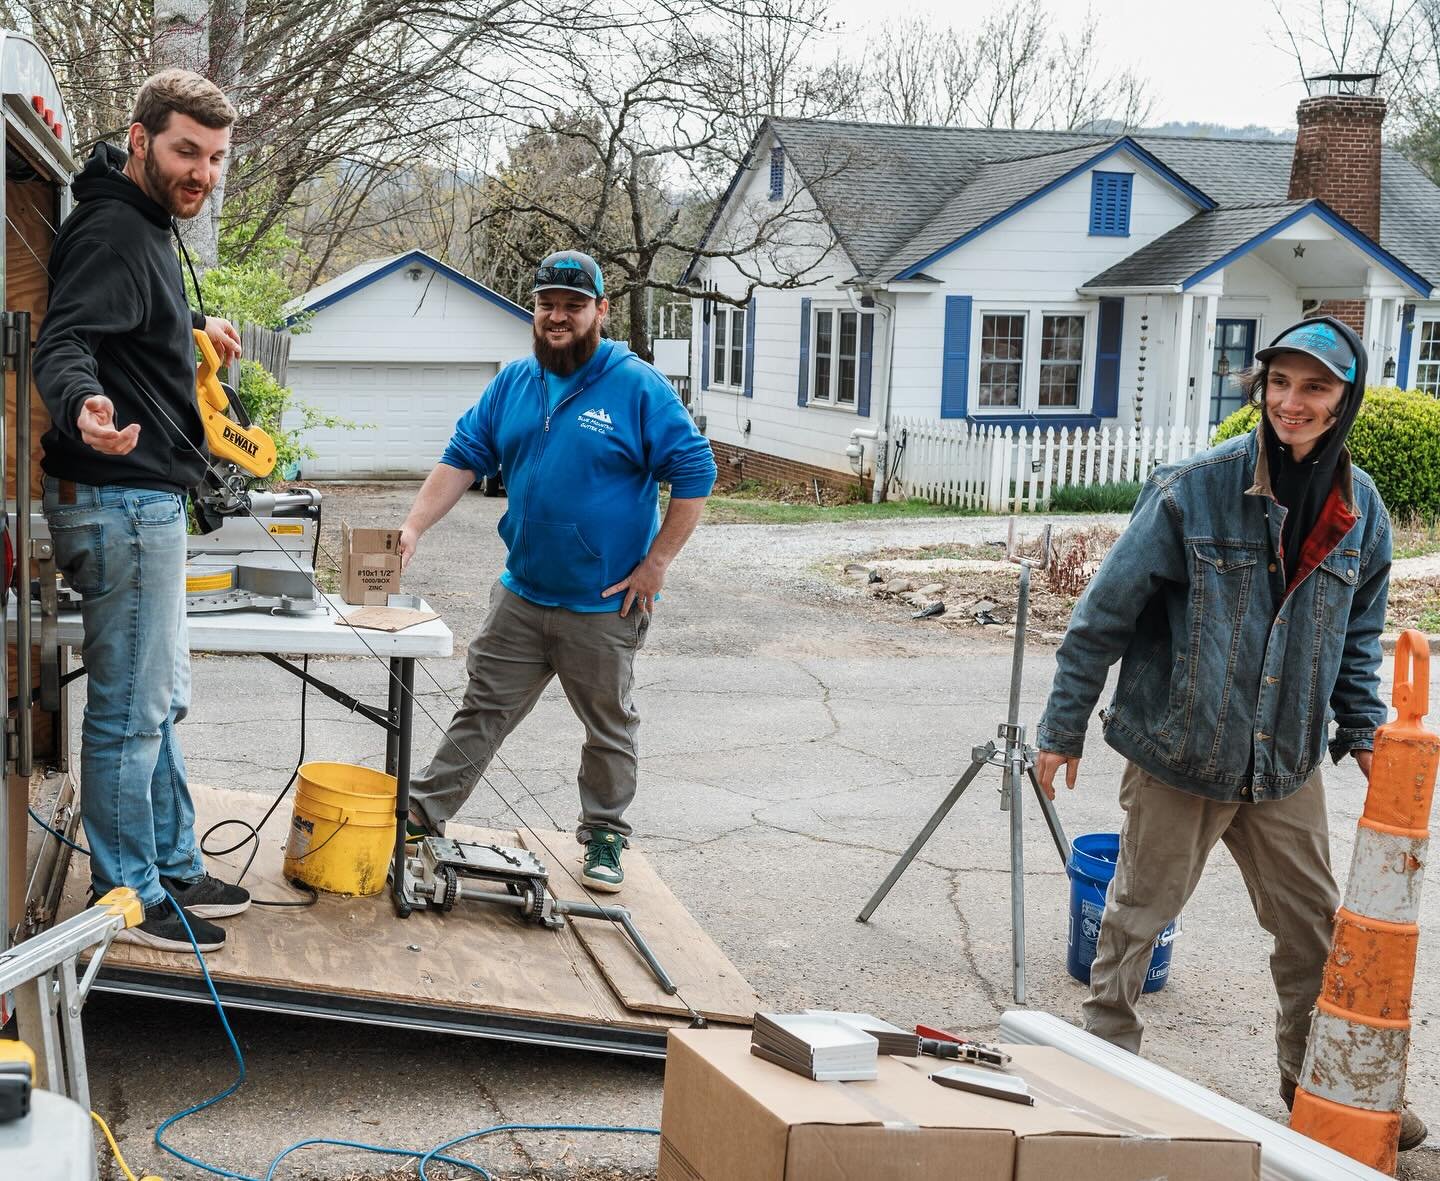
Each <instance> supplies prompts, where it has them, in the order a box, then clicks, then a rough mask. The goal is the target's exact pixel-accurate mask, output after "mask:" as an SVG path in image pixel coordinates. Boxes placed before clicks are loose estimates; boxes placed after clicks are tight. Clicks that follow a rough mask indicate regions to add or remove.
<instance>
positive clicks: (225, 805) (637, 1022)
mask: <svg viewBox="0 0 1440 1181" xmlns="http://www.w3.org/2000/svg"><path fill="white" fill-rule="evenodd" d="M191 790H192V794H193V795H194V797H195V808H196V816H197V820H196V831H197V832H204V831H205V830H206V829H207V828H208V827H209V826H210V825H212V824H214V823H215V822H216V821H218V820H222V819H227V818H232V817H233V818H236V819H242V820H246V821H248V822H250V823H252V824H254V823H258V822H259V820H260V817H261V816H262V815H263V814H264V810H265V808H266V807H267V806H268V804H269V799H268V798H267V797H266V796H264V795H259V794H255V793H250V792H241V791H225V790H219V789H215V788H205V787H199V786H194V785H192V789H191ZM289 814H290V813H289V808H288V806H287V805H282V806H281V807H280V809H278V810H277V812H276V815H275V816H274V817H273V818H272V819H271V820H270V823H269V824H268V825H267V826H266V828H265V830H264V831H263V832H262V833H261V849H260V853H259V854H258V855H257V856H256V858H255V863H254V864H253V865H252V866H251V868H250V871H249V873H248V874H247V875H246V877H245V879H244V884H245V885H246V886H247V887H248V888H249V889H250V891H251V893H252V895H253V896H254V897H256V898H264V899H296V898H297V897H298V895H297V894H296V892H295V891H294V890H293V889H291V887H290V886H289V885H287V884H286V882H285V880H284V876H283V873H282V862H283V852H284V839H285V834H286V831H287V827H288V824H287V822H288V819H289ZM447 831H448V835H450V836H452V837H455V838H457V839H460V840H479V841H495V842H498V843H501V844H506V845H518V844H520V843H521V842H520V840H519V838H518V837H517V835H516V834H515V833H513V832H503V831H502V832H492V831H489V830H486V829H480V828H472V827H470V826H467V825H458V824H451V825H450V826H449V827H448V830H447ZM226 832H228V833H230V834H234V835H235V839H238V835H239V832H240V830H239V829H238V828H231V829H228V830H222V833H221V834H219V835H220V837H221V838H224V837H225V834H226ZM545 839H546V842H547V843H548V844H549V845H550V846H551V847H552V848H554V849H556V851H557V853H558V852H559V851H560V850H566V851H567V852H568V850H569V849H573V848H575V847H576V846H575V839H574V837H573V836H569V835H564V836H562V835H561V834H556V840H554V841H552V840H550V838H549V835H548V834H546V837H545ZM557 842H563V843H557ZM211 843H215V842H214V841H212V842H211ZM219 843H221V844H229V843H233V841H232V840H228V839H221V841H220V842H219ZM247 852H248V850H241V851H238V852H236V853H233V854H229V855H227V856H225V857H212V858H208V859H207V862H208V865H209V868H210V870H211V872H213V873H215V874H217V876H221V877H225V878H227V879H229V880H234V879H235V877H236V876H237V875H238V873H239V870H240V867H241V866H242V865H243V864H244V857H245V856H246V854H247ZM540 856H541V859H542V860H545V861H547V862H550V863H552V873H556V876H557V877H559V876H562V875H559V874H558V873H557V872H556V869H555V867H554V866H553V859H551V858H549V857H547V856H546V855H545V854H544V853H543V852H541V853H540ZM632 862H633V864H634V870H633V871H632V869H631V866H632ZM632 872H634V874H635V877H636V887H635V896H634V897H627V898H626V902H627V903H629V904H630V905H631V906H632V907H633V908H634V909H635V910H636V911H637V913H643V915H644V916H645V917H644V925H645V930H646V935H647V938H651V939H653V940H654V941H655V946H656V949H657V952H658V953H659V954H660V955H661V956H662V957H667V958H665V959H664V962H665V963H666V966H667V969H668V970H669V971H671V972H672V973H673V974H674V975H675V977H676V979H677V981H678V982H679V983H680V984H681V986H682V990H683V991H685V993H686V995H687V997H688V996H690V995H691V994H692V992H693V994H694V998H697V999H698V1000H699V1001H703V1002H705V1004H704V1007H703V1008H702V1010H701V1011H702V1012H706V1013H707V1015H713V1016H714V1017H716V1018H717V1019H729V1020H732V1021H733V1020H743V1021H745V1022H746V1023H748V1022H749V1020H750V1018H751V1016H752V1015H753V1013H754V1010H755V1005H754V1004H752V1003H751V999H753V997H754V993H753V992H752V991H750V989H749V986H748V985H746V984H745V983H744V981H743V980H741V979H740V978H739V973H738V972H736V971H735V969H734V968H733V966H731V965H730V964H729V961H728V960H725V958H724V956H723V955H722V954H721V953H720V952H719V950H718V949H717V948H715V946H714V945H713V944H712V943H710V941H709V939H708V938H707V937H706V936H705V935H704V932H703V931H700V929H699V928H698V926H696V925H695V924H694V920H693V919H690V918H689V916H688V915H687V914H685V912H684V911H683V909H681V908H680V906H679V903H678V902H676V901H675V899H674V897H673V895H671V894H670V892H669V891H668V890H667V889H666V888H665V886H664V884H663V883H661V882H660V881H659V879H658V877H655V875H654V872H653V870H651V869H649V867H648V866H646V865H644V864H643V859H642V858H641V857H639V856H638V855H636V854H632V855H631V857H629V858H627V859H626V873H627V876H628V875H630V874H631V873H632ZM552 880H553V879H552ZM88 884H89V883H88V868H87V867H86V865H85V864H84V858H80V857H77V858H74V859H73V860H72V862H71V870H70V878H69V880H68V881H67V883H66V889H65V898H64V901H63V902H62V904H61V917H65V916H67V915H69V914H72V913H74V912H75V911H76V910H77V909H78V908H79V907H80V906H81V905H83V903H84V899H85V896H86V892H87V889H88ZM558 886H559V883H557V887H558ZM667 899H668V901H666V900H667ZM676 912H678V913H676ZM652 913H653V914H655V915H656V916H657V918H659V917H660V916H663V921H652V918H651V915H652ZM221 922H222V924H223V925H224V927H225V928H226V932H227V937H226V945H225V948H224V949H223V950H222V951H219V952H215V953H213V954H211V955H209V956H207V957H206V958H207V963H208V965H209V967H210V972H211V974H212V976H214V978H215V980H216V982H217V983H218V984H219V985H220V986H221V987H222V988H223V987H224V984H225V982H227V981H233V982H237V983H244V984H253V985H271V986H276V987H283V988H287V989H298V990H303V991H305V992H307V993H314V994H316V995H329V996H343V997H348V998H366V997H373V998H376V999H383V1000H385V1001H400V1002H414V1003H417V1004H423V1005H434V1006H440V1007H444V1008H447V1009H455V1010H462V1011H463V1010H478V1011H485V1012H492V1013H502V1014H509V1015H516V1016H522V1017H540V1018H552V1019H562V1020H575V1021H582V1022H587V1023H593V1024H596V1025H608V1026H616V1027H623V1028H630V1029H641V1030H644V1029H665V1028H668V1027H670V1026H672V1025H674V1024H676V1021H675V1019H674V1018H673V1017H668V1016H666V1015H665V1014H666V1013H667V1012H669V1013H676V1014H677V1015H683V1013H684V1009H683V1007H680V1008H677V1007H676V1005H675V1002H674V1001H673V1000H671V999H670V998H664V994H663V993H661V992H660V991H659V989H658V987H655V986H653V982H652V989H653V992H654V994H655V996H656V997H660V998H664V1000H665V1001H666V1002H668V1008H662V1007H660V1006H659V1005H658V1004H657V1005H656V1006H654V1007H653V1008H652V1007H651V1006H649V1005H647V1006H646V1007H645V1008H644V1009H643V1010H635V1011H632V1010H630V1009H629V1008H628V1007H627V1005H626V1004H625V1003H623V1002H622V1000H621V999H620V997H618V996H617V994H616V991H615V990H614V989H613V988H612V986H611V984H610V983H609V978H608V976H607V974H606V973H605V972H604V971H603V970H602V969H601V968H600V967H598V966H597V965H598V963H599V962H600V961H599V959H598V958H597V957H596V956H595V954H594V953H593V952H591V951H589V950H587V947H586V946H584V945H582V942H581V940H582V939H588V940H592V941H598V943H599V946H600V948H601V952H602V954H603V955H604V956H605V958H606V960H607V961H614V966H613V967H612V969H611V970H612V971H613V972H615V973H616V975H617V976H618V977H619V978H621V979H623V980H626V981H627V989H628V992H629V993H630V994H633V995H636V996H639V997H641V999H642V1000H643V999H649V997H648V995H647V993H646V990H645V989H644V988H643V987H642V986H640V985H638V984H636V983H631V982H629V981H630V977H629V975H627V974H626V973H625V971H624V969H623V966H622V965H621V964H620V963H619V961H620V960H622V959H623V958H625V956H628V958H629V960H631V961H633V965H634V971H635V973H638V974H643V975H644V978H645V979H646V980H651V979H652V978H651V977H650V976H649V974H648V972H647V971H646V969H645V967H644V965H643V963H642V962H641V961H640V960H639V959H638V957H636V955H635V953H634V951H633V950H628V945H627V946H626V948H611V947H610V946H609V945H608V944H607V943H606V942H605V940H604V935H603V932H604V930H605V929H606V928H607V927H608V924H603V923H599V922H596V921H595V920H584V919H582V920H577V921H575V922H572V923H569V924H567V926H566V927H565V928H564V929H563V930H560V931H551V930H546V929H544V928H541V927H535V926H529V925H526V924H524V923H522V922H521V921H520V920H519V919H518V918H517V917H516V916H515V915H513V914H512V912H510V911H508V910H505V909H502V908H499V907H491V906H485V905H483V904H471V905H469V906H467V905H466V904H465V903H463V902H462V903H461V904H460V905H459V906H457V907H456V909H455V910H453V911H451V912H450V913H449V914H445V915H441V914H430V913H427V912H424V911H417V912H415V913H414V914H412V915H411V916H410V917H409V918H408V919H401V918H398V917H397V916H396V915H395V912H394V908H393V907H392V905H391V903H390V896H389V894H388V893H384V894H379V895H376V896H374V897H370V898H342V897H338V896H334V895H323V894H322V895H321V897H320V901H319V902H318V903H317V904H316V905H315V906H313V907H309V908H306V909H274V908H268V907H258V906H252V907H251V908H250V909H249V910H248V911H246V913H245V914H243V915H238V916H236V917H235V918H233V919H224V920H221ZM687 922H688V924H689V927H688V928H687V927H686V926H685V924H686V923H687ZM587 927H594V928H597V931H587V930H586V928H587ZM676 931H683V932H684V933H685V936H686V938H685V939H684V940H677V939H676V938H675V936H674V934H673V932H676ZM672 946H673V950H672ZM682 950H683V953H684V960H685V962H682V956H681V954H679V953H680V952H681V951H682ZM622 952H623V955H622ZM106 964H107V966H111V967H115V968H121V967H127V968H138V969H144V970H155V971H163V972H165V973H166V974H175V975H183V976H195V975H198V967H197V965H196V963H195V959H194V957H193V956H192V955H189V954H181V953H176V952H163V951H154V950H151V949H149V948H142V947H137V946H135V945H134V944H122V943H117V944H115V945H113V946H112V947H111V949H110V951H109V952H108V954H107V957H106ZM717 965H718V966H721V967H722V968H723V969H724V970H725V971H727V972H728V973H732V974H733V976H734V979H735V980H736V981H738V985H739V986H738V988H732V989H730V991H729V992H726V993H724V994H723V995H726V996H729V995H730V994H731V993H734V994H735V995H740V994H742V993H743V995H744V996H745V997H746V998H750V999H747V1000H746V1002H745V1003H744V1004H742V1005H733V1006H731V1008H729V1009H723V1011H722V1008H723V1007H722V1006H717V1005H715V1004H712V1003H711V1001H712V1000H713V999H714V997H715V996H716V995H719V990H717V989H716V987H715V986H713V985H712V986H711V988H710V989H709V990H707V989H706V988H704V987H703V983H704V982H703V980H702V979H701V977H702V976H703V973H704V972H705V971H707V970H712V969H714V968H715V967H716V966H717ZM692 1003H696V1000H695V999H692ZM697 1007H700V1006H699V1005H698V1004H697Z"/></svg>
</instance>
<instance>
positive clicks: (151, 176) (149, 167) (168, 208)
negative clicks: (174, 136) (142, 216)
mask: <svg viewBox="0 0 1440 1181" xmlns="http://www.w3.org/2000/svg"><path fill="white" fill-rule="evenodd" d="M145 183H146V184H147V185H148V186H149V188H150V196H151V197H153V198H154V199H155V202H156V204H158V205H161V206H163V207H164V209H165V212H166V213H168V214H169V215H170V216H171V217H179V218H189V217H194V216H195V215H196V214H197V213H199V212H200V210H202V209H204V208H205V202H206V201H207V200H208V199H209V197H210V193H209V191H208V190H207V191H206V193H205V195H204V196H203V197H202V198H201V199H200V204H199V205H197V206H196V207H195V209H194V211H192V212H190V213H187V212H185V210H184V208H183V207H182V206H181V204H180V196H179V189H180V187H181V183H182V182H180V181H172V180H170V179H169V178H168V177H167V176H166V175H165V174H164V173H163V172H161V171H160V165H159V164H158V163H156V161H155V153H154V152H146V153H145Z"/></svg>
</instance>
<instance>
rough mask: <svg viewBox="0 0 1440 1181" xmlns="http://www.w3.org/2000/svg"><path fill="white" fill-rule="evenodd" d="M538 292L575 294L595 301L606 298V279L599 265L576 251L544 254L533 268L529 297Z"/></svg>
mask: <svg viewBox="0 0 1440 1181" xmlns="http://www.w3.org/2000/svg"><path fill="white" fill-rule="evenodd" d="M541 291H578V292H580V293H581V294H582V295H588V296H591V297H592V298H594V299H603V298H604V296H605V276H604V275H602V274H601V273H600V264H599V263H598V262H596V261H595V260H594V259H593V258H591V257H590V256H589V255H588V254H582V253H581V252H580V251H578V250H557V251H556V252H555V253H554V254H547V255H546V256H545V257H544V258H542V259H541V260H540V265H539V266H538V267H536V268H535V285H534V286H533V287H531V288H530V294H532V295H534V294H536V293H537V292H541Z"/></svg>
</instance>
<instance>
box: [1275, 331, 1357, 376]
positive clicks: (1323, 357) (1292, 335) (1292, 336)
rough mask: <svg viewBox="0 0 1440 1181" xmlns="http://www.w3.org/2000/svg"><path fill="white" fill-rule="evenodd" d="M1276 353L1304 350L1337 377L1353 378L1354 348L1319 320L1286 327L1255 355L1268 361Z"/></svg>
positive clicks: (1300, 351) (1301, 351)
mask: <svg viewBox="0 0 1440 1181" xmlns="http://www.w3.org/2000/svg"><path fill="white" fill-rule="evenodd" d="M1280 353H1304V354H1305V355H1306V356H1307V357H1314V358H1315V360H1317V361H1319V362H1320V364H1322V365H1324V366H1325V368H1326V369H1328V370H1330V372H1331V373H1333V374H1334V375H1335V376H1336V377H1338V378H1339V379H1340V380H1341V381H1350V382H1353V381H1354V380H1355V368H1356V366H1355V350H1354V349H1353V348H1351V347H1350V342H1349V341H1347V340H1346V339H1345V338H1344V336H1342V335H1341V334H1340V333H1338V332H1336V331H1335V329H1334V327H1332V326H1331V325H1329V324H1326V323H1325V322H1324V321H1323V320H1316V321H1313V322H1306V323H1300V324H1296V325H1295V326H1294V327H1293V328H1287V329H1286V330H1285V331H1284V332H1282V333H1281V334H1280V335H1279V336H1277V337H1276V338H1275V339H1274V340H1273V341H1271V342H1270V343H1269V344H1268V345H1267V346H1266V347H1265V348H1263V349H1261V350H1260V351H1259V352H1257V353H1256V354H1255V359H1256V360H1257V361H1268V360H1269V359H1270V358H1271V357H1274V356H1277V355H1278V354H1280Z"/></svg>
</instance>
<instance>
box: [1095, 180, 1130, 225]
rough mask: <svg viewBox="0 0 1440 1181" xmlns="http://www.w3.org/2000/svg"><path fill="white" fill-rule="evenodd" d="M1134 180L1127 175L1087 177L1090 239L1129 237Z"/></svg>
mask: <svg viewBox="0 0 1440 1181" xmlns="http://www.w3.org/2000/svg"><path fill="white" fill-rule="evenodd" d="M1134 183H1135V178H1134V177H1133V176H1131V175H1130V173H1128V172H1092V173H1091V174H1090V233H1091V236H1093V237H1102V238H1128V237H1129V236H1130V196H1131V193H1132V191H1133V188H1134Z"/></svg>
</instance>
